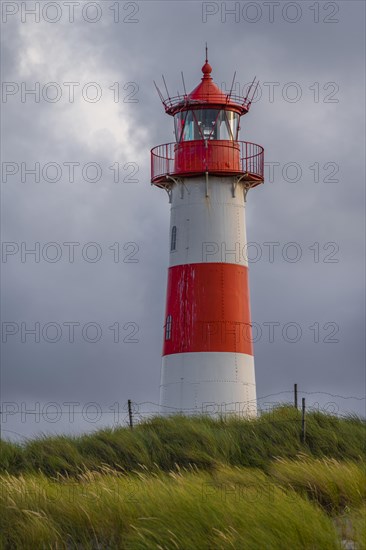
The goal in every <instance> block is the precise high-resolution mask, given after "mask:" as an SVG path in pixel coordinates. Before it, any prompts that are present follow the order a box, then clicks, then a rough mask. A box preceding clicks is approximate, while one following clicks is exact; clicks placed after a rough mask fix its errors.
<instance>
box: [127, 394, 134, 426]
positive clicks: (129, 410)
mask: <svg viewBox="0 0 366 550" xmlns="http://www.w3.org/2000/svg"><path fill="white" fill-rule="evenodd" d="M127 405H128V419H129V424H130V428H131V430H132V428H133V420H132V407H131V399H129V400H128V401H127Z"/></svg>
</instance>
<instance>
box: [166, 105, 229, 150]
mask: <svg viewBox="0 0 366 550" xmlns="http://www.w3.org/2000/svg"><path fill="white" fill-rule="evenodd" d="M174 125H175V136H176V140H177V141H178V142H179V141H193V140H201V139H219V140H231V141H233V140H237V138H238V129H239V115H238V113H235V112H233V111H226V110H224V109H221V110H220V109H195V110H192V111H181V112H179V113H177V114H176V115H175V116H174Z"/></svg>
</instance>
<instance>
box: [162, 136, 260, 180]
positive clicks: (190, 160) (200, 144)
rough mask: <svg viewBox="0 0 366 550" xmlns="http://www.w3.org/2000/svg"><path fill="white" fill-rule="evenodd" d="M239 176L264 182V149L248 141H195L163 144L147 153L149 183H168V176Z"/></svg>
mask: <svg viewBox="0 0 366 550" xmlns="http://www.w3.org/2000/svg"><path fill="white" fill-rule="evenodd" d="M204 172H208V173H209V174H212V175H230V174H233V175H243V176H244V179H246V180H248V181H253V182H254V183H255V182H256V183H261V182H263V179H264V177H263V176H264V150H263V147H261V146H260V145H257V144H256V143H250V142H248V141H223V140H208V141H206V142H205V141H203V140H197V141H185V142H181V143H165V144H164V145H158V146H157V147H154V148H153V149H152V150H151V182H152V183H158V184H162V183H168V182H169V178H168V176H177V177H178V176H189V175H194V174H202V173H204Z"/></svg>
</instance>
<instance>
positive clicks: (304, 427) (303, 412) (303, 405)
mask: <svg viewBox="0 0 366 550" xmlns="http://www.w3.org/2000/svg"><path fill="white" fill-rule="evenodd" d="M301 404H302V407H301V443H305V438H306V421H305V397H303V398H302V400H301Z"/></svg>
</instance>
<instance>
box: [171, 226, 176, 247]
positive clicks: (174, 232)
mask: <svg viewBox="0 0 366 550" xmlns="http://www.w3.org/2000/svg"><path fill="white" fill-rule="evenodd" d="M176 249H177V226H176V225H173V227H172V235H171V239H170V252H173V251H174V250H176Z"/></svg>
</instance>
